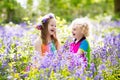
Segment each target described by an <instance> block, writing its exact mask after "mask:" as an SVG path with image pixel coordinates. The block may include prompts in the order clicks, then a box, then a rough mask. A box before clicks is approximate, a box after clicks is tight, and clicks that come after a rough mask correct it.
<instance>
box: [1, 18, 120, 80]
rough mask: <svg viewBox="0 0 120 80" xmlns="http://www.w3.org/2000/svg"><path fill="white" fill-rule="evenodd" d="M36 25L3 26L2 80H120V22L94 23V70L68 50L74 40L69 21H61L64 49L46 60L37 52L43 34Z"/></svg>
mask: <svg viewBox="0 0 120 80" xmlns="http://www.w3.org/2000/svg"><path fill="white" fill-rule="evenodd" d="M34 25H35V23H27V22H26V23H21V24H13V23H9V24H4V25H2V26H0V80H119V79H120V21H112V20H107V19H102V20H91V25H92V27H90V28H91V33H90V36H89V38H88V40H89V42H90V46H91V65H90V69H85V65H87V64H82V63H83V59H80V58H79V57H78V56H77V55H74V54H71V53H70V52H69V51H68V50H69V46H68V45H69V43H70V41H71V40H72V39H71V36H70V29H69V27H68V24H67V22H66V21H65V20H61V19H60V18H57V28H58V30H57V32H58V38H59V39H60V42H61V48H60V50H59V51H56V53H55V54H51V53H48V54H47V56H45V58H41V57H40V55H39V53H38V52H36V51H35V49H34V41H35V40H36V39H37V37H38V35H39V31H38V30H36V29H35V28H34Z"/></svg>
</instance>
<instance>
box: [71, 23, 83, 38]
mask: <svg viewBox="0 0 120 80" xmlns="http://www.w3.org/2000/svg"><path fill="white" fill-rule="evenodd" d="M72 35H73V37H74V38H75V39H77V40H79V38H80V37H82V36H83V34H82V33H81V27H80V25H74V26H73V27H72Z"/></svg>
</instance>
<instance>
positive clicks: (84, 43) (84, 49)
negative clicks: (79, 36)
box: [77, 40, 88, 54]
mask: <svg viewBox="0 0 120 80" xmlns="http://www.w3.org/2000/svg"><path fill="white" fill-rule="evenodd" d="M87 49H88V42H87V41H86V40H84V41H82V42H81V44H80V47H79V49H78V52H77V53H78V54H83V53H84V52H87Z"/></svg>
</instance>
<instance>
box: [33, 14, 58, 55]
mask: <svg viewBox="0 0 120 80" xmlns="http://www.w3.org/2000/svg"><path fill="white" fill-rule="evenodd" d="M36 28H37V29H38V30H40V36H39V38H38V39H37V40H36V41H35V50H36V51H38V52H40V55H41V56H45V55H46V53H47V52H48V53H54V52H55V51H56V50H58V49H59V42H58V39H57V36H56V19H55V16H54V14H52V13H49V14H47V15H45V16H44V17H43V18H42V20H41V23H40V24H39V25H37V27H36Z"/></svg>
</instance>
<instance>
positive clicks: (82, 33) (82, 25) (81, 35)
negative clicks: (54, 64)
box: [70, 18, 90, 67]
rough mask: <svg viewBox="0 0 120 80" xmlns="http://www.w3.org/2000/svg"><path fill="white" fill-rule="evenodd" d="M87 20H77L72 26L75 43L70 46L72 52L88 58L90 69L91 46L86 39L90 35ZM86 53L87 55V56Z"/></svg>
mask: <svg viewBox="0 0 120 80" xmlns="http://www.w3.org/2000/svg"><path fill="white" fill-rule="evenodd" d="M85 20H86V19H85V18H77V19H75V20H74V21H73V22H72V24H71V27H72V35H73V38H74V41H73V42H72V43H71V44H70V52H72V53H74V54H77V55H81V56H83V57H86V58H87V63H88V67H89V66H90V46H89V42H88V40H87V39H86V38H87V37H88V35H89V25H88V23H87V22H85ZM84 53H86V55H85V54H84Z"/></svg>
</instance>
